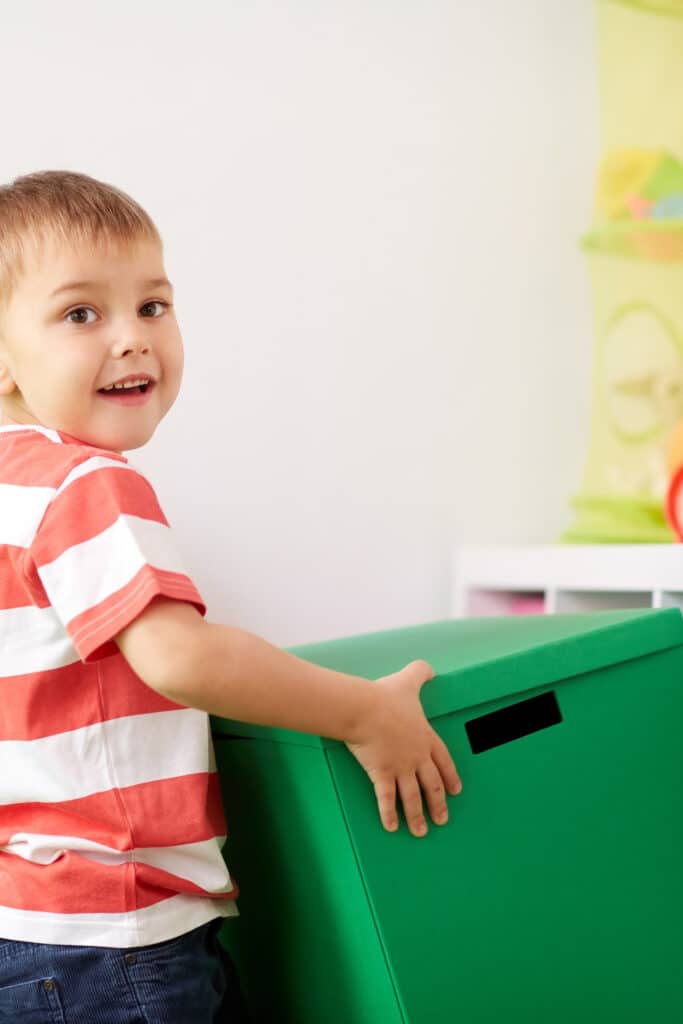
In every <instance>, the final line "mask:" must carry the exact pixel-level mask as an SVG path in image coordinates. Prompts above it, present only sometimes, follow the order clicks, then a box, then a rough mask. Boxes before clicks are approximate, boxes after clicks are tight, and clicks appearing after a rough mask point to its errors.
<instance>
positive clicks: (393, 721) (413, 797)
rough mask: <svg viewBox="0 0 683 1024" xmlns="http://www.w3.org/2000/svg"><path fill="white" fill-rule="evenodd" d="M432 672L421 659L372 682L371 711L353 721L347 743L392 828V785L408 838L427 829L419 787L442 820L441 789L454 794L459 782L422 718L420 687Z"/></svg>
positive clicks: (437, 738)
mask: <svg viewBox="0 0 683 1024" xmlns="http://www.w3.org/2000/svg"><path fill="white" fill-rule="evenodd" d="M433 676H434V672H433V670H432V668H431V666H430V665H428V664H427V662H426V661H413V662H411V663H410V664H409V665H407V666H406V667H405V668H404V669H401V671H400V672H395V673H394V674H393V675H391V676H385V677H384V678H383V679H378V680H377V696H378V700H377V703H376V705H375V713H374V715H373V716H371V717H370V718H368V719H366V720H365V721H363V722H361V723H359V727H358V731H357V738H356V739H354V741H353V742H347V746H348V748H349V750H350V751H351V753H352V754H353V756H354V757H355V758H356V759H357V761H359V763H360V764H361V765H362V766H363V768H364V769H365V771H366V772H367V773H368V776H369V777H370V780H371V782H372V784H373V786H374V787H375V795H376V797H377V804H378V807H379V815H380V818H381V819H382V824H383V825H384V827H385V828H386V829H387V830H388V831H390V832H394V831H395V830H396V829H397V828H398V817H397V814H396V789H397V787H398V792H399V795H400V797H401V801H402V803H403V810H404V813H405V816H406V821H407V823H408V827H409V828H410V831H411V832H412V834H413V835H414V836H423V835H426V833H427V823H426V821H425V818H424V815H423V811H422V795H421V793H420V787H422V789H423V790H424V794H425V797H426V798H427V806H428V808H429V813H430V815H431V817H432V820H433V821H434V822H435V823H436V824H437V825H444V824H445V823H446V821H447V820H448V809H447V807H446V795H445V790H447V791H448V792H449V793H450V794H451V795H453V796H454V795H455V794H457V793H459V792H460V791H461V789H462V783H461V782H460V778H459V776H458V773H457V770H456V767H455V764H454V763H453V759H452V758H451V755H450V754H449V752H448V748H447V747H446V744H445V743H444V742H443V740H442V739H441V737H440V736H438V735H437V733H436V732H435V731H434V730H433V729H432V727H431V725H430V724H429V722H428V721H427V719H426V718H425V714H424V711H423V710H422V705H421V703H420V697H419V693H420V689H421V688H422V686H423V684H424V683H426V682H427V680H428V679H431V678H432V677H433Z"/></svg>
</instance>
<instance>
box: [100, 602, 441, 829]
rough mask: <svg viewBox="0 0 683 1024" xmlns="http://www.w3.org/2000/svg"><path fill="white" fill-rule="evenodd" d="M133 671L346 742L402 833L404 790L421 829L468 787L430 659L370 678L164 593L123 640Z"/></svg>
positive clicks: (269, 721)
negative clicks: (434, 702)
mask: <svg viewBox="0 0 683 1024" xmlns="http://www.w3.org/2000/svg"><path fill="white" fill-rule="evenodd" d="M114 640H115V642H116V643H117V645H118V646H119V648H120V650H121V652H122V654H123V655H124V657H125V658H126V660H127V661H128V662H129V664H130V665H131V667H132V669H133V671H134V672H135V673H136V674H137V675H138V676H140V678H141V679H142V680H143V682H145V683H146V684H147V685H148V686H150V687H152V689H154V690H157V691H158V692H160V693H162V694H164V695H165V696H166V697H168V698H169V699H170V700H173V701H175V702H176V703H178V704H183V705H186V706H189V707H195V708H200V709H202V710H204V711H207V712H209V713H210V714H213V715H219V716H221V717H225V718H234V719H237V720H239V721H243V722H253V723H257V724H259V725H268V726H275V727H279V728H283V729H294V730H297V731H300V732H310V733H317V734H319V735H321V736H328V737H330V738H331V739H339V740H343V741H344V742H345V743H347V745H348V746H349V749H350V750H351V752H352V753H353V754H354V756H355V757H356V758H357V760H358V761H359V762H360V763H361V764H362V765H363V767H364V768H365V770H366V772H367V773H368V775H369V776H370V779H371V781H372V783H373V785H374V787H375V793H376V796H377V802H378V806H379V812H380V817H381V819H382V823H383V824H384V826H385V828H387V829H389V830H391V831H393V830H394V829H395V828H396V827H397V825H398V822H397V819H396V789H397V788H398V791H399V795H400V797H401V800H402V802H403V807H404V811H405V815H406V820H407V822H408V825H409V827H410V830H411V831H412V832H413V834H414V835H422V834H424V832H425V831H426V823H425V821H424V817H423V812H422V797H421V794H420V788H422V789H423V790H424V792H425V796H426V799H427V804H428V807H429V810H430V814H431V817H432V818H433V820H434V821H435V822H437V823H438V824H443V823H444V822H445V820H446V818H447V809H446V800H445V793H444V784H445V786H446V788H447V789H448V792H449V793H451V794H455V793H457V792H459V791H460V788H461V786H460V780H459V779H458V775H457V772H456V769H455V765H454V764H453V761H452V759H451V756H450V754H449V753H448V750H447V748H446V746H445V744H444V743H443V741H442V740H441V739H440V737H439V736H438V735H437V734H436V733H435V732H434V730H433V729H432V728H431V726H430V725H429V722H428V721H427V719H426V718H425V716H424V712H423V711H422V705H421V704H420V699H419V691H420V688H421V686H422V685H423V683H424V682H425V681H426V680H427V679H430V678H431V677H432V674H433V673H432V670H431V668H430V667H429V665H427V664H426V662H423V661H416V662H412V663H411V664H410V665H408V666H407V667H406V668H405V669H403V670H402V671H401V672H397V673H395V674H394V675H392V676H387V677H386V678H385V679H383V680H378V681H376V682H371V681H370V680H368V679H362V678H360V677H358V676H350V675H344V674H343V673H340V672H334V671H332V670H331V669H325V668H320V667H319V666H317V665H312V664H311V663H310V662H307V661H304V660H302V659H301V658H297V657H296V656H295V655H293V654H289V653H287V652H286V651H283V650H281V649H279V648H277V647H273V646H271V645H270V644H269V643H267V642H266V641H265V640H262V639H261V638H260V637H257V636H255V635H254V634H252V633H248V632H247V631H245V630H242V629H238V628H235V627H231V626H223V625H220V624H218V623H212V622H206V620H205V619H203V618H202V616H201V615H200V613H199V612H198V611H197V609H196V608H195V607H194V606H193V605H191V604H189V603H187V602H184V601H176V600H173V599H170V598H165V597H157V598H155V599H154V600H153V601H152V602H151V603H150V604H149V605H148V606H147V608H146V609H145V610H144V611H143V612H142V613H141V614H140V615H139V616H138V617H137V619H135V621H134V622H132V623H131V624H130V625H129V626H127V627H126V628H125V629H124V630H122V631H121V632H120V633H119V634H118V635H117V636H116V637H114Z"/></svg>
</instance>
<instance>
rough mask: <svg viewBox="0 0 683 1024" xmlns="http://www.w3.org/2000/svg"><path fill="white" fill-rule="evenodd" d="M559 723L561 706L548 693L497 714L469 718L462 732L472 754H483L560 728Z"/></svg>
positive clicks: (552, 695)
mask: <svg viewBox="0 0 683 1024" xmlns="http://www.w3.org/2000/svg"><path fill="white" fill-rule="evenodd" d="M561 721H562V713H561V711H560V706H559V704H558V703H557V698H556V696H555V694H554V692H553V691H550V692H548V693H542V694H541V695H540V697H530V698H529V699H528V700H521V701H519V702H518V703H517V704H511V705H510V707H507V708H501V709H500V710H499V711H491V712H490V713H489V714H488V715H482V716H481V717H480V718H472V719H471V720H470V721H469V722H465V729H466V730H467V736H468V739H469V741H470V746H471V748H472V753H473V754H483V752H484V751H485V750H491V748H492V747H500V746H502V745H503V744H504V743H511V742H512V741H513V740H519V739H521V738H522V736H530V735H531V733H532V732H540V730H541V729H548V728H549V727H550V726H551V725H559V723H560V722H561Z"/></svg>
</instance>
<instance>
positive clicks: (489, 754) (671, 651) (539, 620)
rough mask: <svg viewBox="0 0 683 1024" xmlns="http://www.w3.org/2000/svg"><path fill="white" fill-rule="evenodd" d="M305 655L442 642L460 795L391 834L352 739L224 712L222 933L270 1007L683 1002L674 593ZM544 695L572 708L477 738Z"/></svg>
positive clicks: (445, 1015)
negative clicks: (254, 722) (230, 890)
mask: <svg viewBox="0 0 683 1024" xmlns="http://www.w3.org/2000/svg"><path fill="white" fill-rule="evenodd" d="M408 652H409V653H408ZM297 653H299V654H300V655H302V656H303V655H304V654H306V655H307V656H308V657H309V658H310V660H312V661H317V662H319V663H322V664H325V665H327V666H329V667H333V668H338V669H340V670H342V671H345V672H358V673H360V674H364V675H368V676H376V675H383V674H386V673H387V672H390V671H393V670H394V669H395V668H398V667H400V665H402V664H404V663H405V662H406V660H410V659H411V658H412V657H425V658H427V659H428V660H429V661H430V662H431V663H432V664H433V665H434V667H435V669H436V670H437V671H438V672H439V676H438V678H437V679H435V680H432V681H431V682H430V683H428V684H426V686H425V687H424V688H423V691H424V690H426V689H427V687H431V693H430V694H428V695H426V697H425V700H424V705H425V708H426V710H427V713H428V714H429V715H430V717H431V718H432V720H433V722H434V726H435V728H436V729H437V731H438V732H439V734H440V735H441V736H442V738H443V739H444V740H445V742H446V743H447V745H448V747H449V749H450V750H451V752H452V753H453V756H454V759H455V760H456V763H457V765H458V768H459V771H460V774H461V777H462V779H463V786H464V788H463V793H462V794H461V795H460V796H459V797H456V798H451V799H450V803H449V806H450V815H451V816H450V821H449V823H448V825H446V826H445V827H441V828H439V827H437V826H434V825H431V826H430V832H429V834H428V836H427V837H426V838H425V839H420V840H418V839H414V838H413V837H412V836H411V835H410V834H409V833H408V832H407V829H406V827H405V825H402V826H401V829H400V830H399V832H398V833H396V834H389V833H387V832H385V831H384V830H383V829H382V827H381V825H380V822H379V818H378V815H377V810H376V804H375V798H374V794H373V792H372V788H371V786H370V784H369V782H368V780H367V777H366V776H365V773H364V772H363V770H362V769H361V768H360V766H359V765H358V763H357V762H356V761H355V759H354V758H353V757H352V756H351V754H350V753H349V752H348V750H347V749H346V747H345V746H344V745H343V744H339V743H329V744H328V743H323V742H322V741H320V740H319V739H318V745H317V747H316V746H314V745H312V744H311V743H310V742H309V740H311V739H312V738H311V737H307V738H306V741H305V742H303V743H299V742H296V741H295V740H292V739H291V737H296V736H297V735H298V734H289V733H283V732H280V733H277V734H275V733H273V731H270V730H261V731H260V732H255V733H253V734H252V735H251V736H235V738H233V739H230V738H228V736H229V734H230V729H231V727H232V726H231V723H227V722H225V721H222V720H221V721H219V720H214V727H215V735H216V740H215V746H216V752H217V762H218V768H219V772H220V775H221V783H222V789H223V794H224V801H225V804H226V812H227V816H228V825H229V838H228V843H227V844H226V851H225V852H226V858H227V861H228V864H229V865H230V867H231V870H232V871H233V873H234V874H235V876H236V878H237V881H238V884H239V886H240V899H239V901H238V902H239V906H240V911H241V916H240V918H238V919H234V920H231V919H229V920H226V922H225V923H224V926H223V930H222V937H223V939H224V941H226V943H227V944H228V945H229V946H230V947H231V949H232V950H233V953H234V955H235V956H236V959H237V960H238V963H239V966H240V969H241V973H242V976H243V979H244V982H245V988H246V989H247V994H248V998H249V1000H250V1003H251V1006H252V1010H253V1012H254V1016H255V1018H256V1020H257V1021H273V1020H278V1021H291V1022H297V1024H307V1022H314V1021H315V1022H316V1024H318V1022H325V1024H327V1022H330V1024H337V1022H338V1024H342V1022H343V1024H347V1022H353V1024H356V1022H358V1024H370V1022H380V1024H385V1022H386V1024H393V1022H394V1021H396V1022H399V1021H401V1022H411V1024H422V1022H424V1024H427V1022H429V1024H451V1022H453V1021H458V1022H463V1024H489V1022H491V1024H493V1022H494V1021H495V1022H498V1021H500V1020H505V1021H506V1022H520V1024H521V1022H531V1021H538V1022H546V1021H548V1022H551V1021H552V1022H553V1024H570V1022H571V1024H575V1022H577V1021H579V1020H582V1021H586V1022H593V1021H595V1022H598V1021H600V1022H605V1024H612V1022H614V1024H617V1022H619V1024H644V1022H649V1021H652V1020H656V1021H661V1022H674V1021H679V1020H681V1019H683V977H682V976H681V971H680V966H679V960H680V953H681V948H682V936H683V872H681V868H680V865H681V861H682V857H683V815H682V814H681V795H682V793H683V753H682V750H681V746H682V745H681V723H682V719H683V618H682V617H681V615H680V613H679V612H678V611H677V610H673V609H670V610H666V611H642V610H638V611H629V612H609V613H604V612H603V613H595V614H593V615H580V616H574V615H572V616H568V615H561V616H530V617H528V618H509V619H486V620H460V621H456V622H449V623H434V624H430V625H425V626H419V627H413V628H411V629H408V630H400V631H390V632H385V633H381V634H372V635H367V636H362V637H356V638H347V639H345V640H343V641H336V642H334V643H330V644H323V645H320V644H317V645H312V646H310V647H307V648H297ZM548 691H552V692H553V693H554V694H555V697H556V698H557V702H558V705H559V708H560V711H561V716H562V721H561V722H560V723H559V724H555V725H551V726H549V727H547V728H543V729H540V730H539V731H536V732H534V733H532V734H530V735H526V736H523V737H522V738H519V739H515V740H513V741H510V742H505V743H503V744H501V745H499V746H495V747H493V748H492V749H489V750H486V751H484V752H482V753H479V754H474V753H473V752H472V750H471V747H470V744H469V741H468V737H467V731H466V728H465V727H466V723H468V722H470V721H471V720H473V719H475V718H478V717H480V716H483V715H485V714H488V713H490V712H492V711H496V710H498V709H501V708H504V707H508V706H510V705H513V704H515V703H516V702H518V701H520V700H522V699H528V698H529V697H532V696H534V695H538V694H542V693H547V692H548ZM269 734H270V735H269ZM233 833H234V835H233Z"/></svg>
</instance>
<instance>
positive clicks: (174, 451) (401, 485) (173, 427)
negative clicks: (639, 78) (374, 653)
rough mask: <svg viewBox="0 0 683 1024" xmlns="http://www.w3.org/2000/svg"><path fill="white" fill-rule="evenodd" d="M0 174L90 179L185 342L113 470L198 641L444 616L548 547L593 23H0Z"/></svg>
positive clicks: (497, 13)
mask: <svg viewBox="0 0 683 1024" xmlns="http://www.w3.org/2000/svg"><path fill="white" fill-rule="evenodd" d="M0 18H1V24H0V88H1V89H2V97H3V102H2V135H1V138H2V145H1V150H0V180H3V181H5V180H8V179H9V178H11V177H14V176H15V175H17V174H21V173H25V172H28V171H31V170H37V169H42V168H48V167H50V168H70V169H75V170H81V171H84V172H86V173H88V174H92V175H94V176H96V177H100V178H102V179H103V180H106V181H110V182H112V183H114V184H117V185H118V186H119V187H121V188H124V189H125V190H127V191H129V192H130V193H131V194H132V195H133V196H134V197H135V198H136V199H138V201H139V202H141V203H142V204H143V205H144V206H145V207H146V208H147V209H148V211H149V212H150V214H151V215H152V217H153V218H154V219H155V220H156V222H157V224H158V225H159V228H160V230H161V233H162V235H163V237H164V239H165V243H166V269H167V270H168V272H169V275H170V277H171V279H172V281H173V282H174V284H175V286H176V297H177V313H178V317H179V320H180V323H181V327H182V328H183V335H184V339H185V345H186V373H185V380H184V385H183V390H182V392H181V395H180V397H179V399H178V402H177V404H176V406H175V407H174V409H173V410H172V411H171V413H170V414H169V415H168V417H167V418H166V420H164V422H163V423H162V424H161V425H160V427H159V429H158V431H157V434H156V435H155V437H154V438H153V440H152V441H151V442H150V443H149V444H148V445H147V446H146V447H145V448H144V449H142V450H139V451H136V452H132V453H130V454H129V457H130V459H131V461H132V462H133V463H134V464H136V465H138V466H140V468H142V469H143V470H144V471H146V472H148V474H149V476H150V478H151V479H152V480H153V482H154V484H155V486H156V488H157V492H158V494H159V496H160V498H161V500H162V504H163V506H164V508H165V510H166V514H167V516H168V518H169V519H170V521H171V524H172V525H173V527H174V528H175V530H176V532H177V534H178V541H179V544H180V546H181V548H182V550H183V552H184V554H185V560H186V562H187V564H188V566H189V567H190V568H191V570H192V575H193V576H194V578H195V580H196V582H197V584H198V586H199V587H200V590H201V591H202V592H203V593H204V595H205V597H206V599H207V601H208V604H209V614H208V617H209V618H210V619H213V620H214V621H229V622H232V623H235V624H237V625H242V626H244V627H246V628H249V629H253V630H255V631H257V632H259V633H261V634H262V635H265V636H266V637H268V638H269V639H270V640H271V641H273V642H275V643H280V644H292V643H299V642H306V641H312V640H317V639H323V638H327V637H331V636H338V635H342V634H347V633H354V632H364V631H368V630H372V629H379V628H388V627H391V626H395V625H400V624H405V623H409V622H418V621H425V620H429V619H436V618H441V617H445V616H446V615H447V613H448V602H447V592H448V583H449V552H450V548H451V546H452V544H453V543H454V542H455V541H458V542H465V543H467V542H471V541H476V542H480V541H484V542H486V541H513V542H514V541H529V540H530V541H536V540H540V541H551V540H553V539H554V538H555V536H556V535H557V533H558V531H559V530H560V529H561V527H562V526H563V525H564V524H565V522H566V521H567V520H568V513H567V510H566V502H567V499H568V497H569V495H570V494H571V493H573V492H574V491H575V490H576V489H577V487H578V484H579V481H580V473H581V467H582V460H583V449H584V445H585V440H586V419H587V408H588V374H589V354H590V346H591V335H590V307H589V299H588V292H587V284H586V281H585V278H584V268H583V265H582V261H581V257H580V254H579V251H578V248H577V245H576V239H577V236H578V235H579V234H580V232H581V231H582V230H583V229H584V227H585V226H586V225H587V222H588V218H589V216H590V206H591V195H592V188H593V178H594V172H595V160H596V156H597V125H596V113H595V109H596V96H595V91H596V86H595V80H596V76H595V69H594V52H593V24H592V10H591V3H590V0H573V2H571V3H567V2H566V0H519V2H516V3H511V2H510V0H488V2H487V3H465V2H464V0H463V2H458V0H424V2H418V0H249V2H238V0H226V2H224V3H221V4H214V3H212V2H209V0H203V2H196V3H193V4H177V5H173V6H169V5H168V3H167V2H165V3H164V2H161V0H157V2H136V3H130V2H128V3H121V2H119V3H116V4H112V5H111V7H110V8H108V9H105V8H104V7H103V5H93V4H92V3H91V2H86V0H67V2H64V3H60V4H54V3H52V2H47V0H45V2H42V3H35V2H34V3H31V2H26V3H24V4H23V5H21V6H19V5H12V6H11V7H10V6H9V5H6V6H4V7H3V10H2V14H1V15H0Z"/></svg>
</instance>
